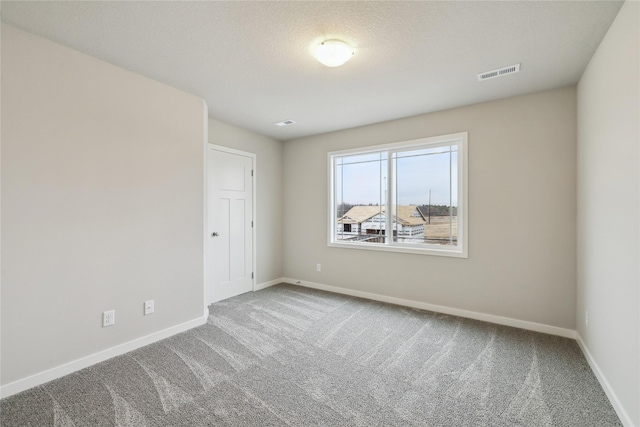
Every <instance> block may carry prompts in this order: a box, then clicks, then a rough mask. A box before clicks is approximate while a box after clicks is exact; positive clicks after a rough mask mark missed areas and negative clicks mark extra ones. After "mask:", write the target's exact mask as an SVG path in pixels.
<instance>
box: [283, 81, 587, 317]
mask: <svg viewBox="0 0 640 427" xmlns="http://www.w3.org/2000/svg"><path fill="white" fill-rule="evenodd" d="M575 102H576V99H575V87H568V88H563V89H558V90H551V91H547V92H541V93H535V94H532V95H525V96H519V97H515V98H510V99H505V100H501V101H495V102H489V103H484V104H478V105H472V106H468V107H463V108H457V109H453V110H447V111H442V112H437V113H433V114H425V115H421V116H416V117H410V118H405V119H400V120H395V121H391V122H386V123H380V124H376V125H371V126H365V127H361V128H356V129H350V130H345V131H340V132H335V133H330V134H325V135H320V136H315V137H309V138H304V139H299V140H294V141H288V142H286V143H285V150H284V165H285V170H284V171H285V173H284V206H285V208H284V273H285V276H286V277H290V278H293V279H297V280H303V281H311V282H316V283H321V284H326V285H332V286H338V287H342V288H348V289H351V290H356V291H365V292H370V293H375V294H380V295H385V296H391V297H396V298H403V299H408V300H413V301H418V302H425V303H430V304H437V305H442V306H447V307H452V308H457V309H464V310H470V311H475V312H480V313H486V314H491V315H497V316H504V317H509V318H513V319H519V320H524V321H530V322H537V323H541V324H545V325H551V326H556V327H561V328H569V329H573V328H575V280H576V279H575V215H576V202H575V174H576V170H575V167H576V159H575V154H576V153H575V150H576V135H575V120H576V119H575V114H576V106H575ZM463 131H467V132H468V133H469V258H468V259H456V258H446V257H438V256H426V255H413V254H398V253H389V252H377V251H364V250H357V249H342V248H330V247H327V236H326V228H327V226H326V224H327V191H328V190H327V152H329V151H333V150H340V149H347V148H354V147H360V146H367V145H374V144H382V143H390V142H396V141H404V140H410V139H416V138H422V137H429V136H435V135H442V134H448V133H454V132H463ZM317 263H321V264H322V272H321V273H318V272H316V271H315V267H316V264H317Z"/></svg>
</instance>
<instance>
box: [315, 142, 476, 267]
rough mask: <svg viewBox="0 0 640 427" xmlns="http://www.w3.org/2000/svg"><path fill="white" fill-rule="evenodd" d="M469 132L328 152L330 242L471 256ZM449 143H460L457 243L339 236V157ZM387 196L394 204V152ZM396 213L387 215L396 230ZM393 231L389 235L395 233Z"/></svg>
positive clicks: (394, 250) (389, 168)
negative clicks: (412, 242)
mask: <svg viewBox="0 0 640 427" xmlns="http://www.w3.org/2000/svg"><path fill="white" fill-rule="evenodd" d="M467 139H468V135H467V132H460V133H454V134H449V135H440V136H434V137H430V138H421V139H414V140H410V141H402V142H394V143H391V144H380V145H373V146H369V147H362V148H354V149H349V150H340V151H331V152H329V153H328V155H327V159H328V176H329V180H328V181H329V191H328V195H329V200H328V203H327V205H328V210H329V212H328V221H327V224H328V226H327V237H328V241H327V244H328V246H330V247H336V248H349V249H365V250H373V251H385V252H402V253H411V254H422V255H436V256H447V257H456V258H468V247H469V242H468V240H469V239H468V235H469V226H468V218H469V214H468V205H469V203H468V187H469V185H468V149H467ZM446 145H457V147H458V164H457V166H458V167H457V169H458V206H457V217H458V218H457V221H458V233H457V245H456V246H440V245H424V246H421V247H419V248H417V247H415V246H413V245H412V247H409V246H408V245H407V244H404V245H403V244H402V243H398V242H393V238H388V239H386V240H387V242H386V243H382V244H381V243H366V242H345V241H339V240H335V236H336V230H337V228H336V227H337V218H336V214H335V212H336V210H335V206H334V201H335V193H336V185H337V183H336V178H335V177H336V171H335V158H336V157H342V156H346V155H355V154H369V153H374V152H380V151H385V150H390V151H405V150H411V149H415V148H416V147H425V146H431V147H437V146H446ZM387 158H388V161H387V167H388V171H387V176H388V177H390V179H387V187H388V189H387V195H388V196H387V200H386V201H385V206H390V205H391V195H392V186H393V184H394V183H393V179H391V177H392V167H393V166H392V163H393V162H392V161H391V155H390V153H389V155H388V156H387ZM391 217H392V215H389V216H387V219H386V221H387V224H386V227H385V228H386V229H387V230H392V229H393V227H392V226H391V224H390V223H391V221H392V219H391ZM392 236H393V234H390V235H389V237H392Z"/></svg>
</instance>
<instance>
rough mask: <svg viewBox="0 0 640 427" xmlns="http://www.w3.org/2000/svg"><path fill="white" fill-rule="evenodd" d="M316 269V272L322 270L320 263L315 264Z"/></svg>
mask: <svg viewBox="0 0 640 427" xmlns="http://www.w3.org/2000/svg"><path fill="white" fill-rule="evenodd" d="M316 271H317V272H320V271H322V266H321V265H320V264H316Z"/></svg>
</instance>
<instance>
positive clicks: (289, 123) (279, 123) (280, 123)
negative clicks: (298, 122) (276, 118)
mask: <svg viewBox="0 0 640 427" xmlns="http://www.w3.org/2000/svg"><path fill="white" fill-rule="evenodd" d="M294 123H295V122H294V121H293V120H283V121H281V122H276V123H274V125H276V126H289V125H292V124H294Z"/></svg>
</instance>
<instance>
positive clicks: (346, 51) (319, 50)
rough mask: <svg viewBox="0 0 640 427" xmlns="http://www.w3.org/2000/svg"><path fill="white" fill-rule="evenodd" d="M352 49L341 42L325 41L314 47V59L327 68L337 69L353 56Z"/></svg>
mask: <svg viewBox="0 0 640 427" xmlns="http://www.w3.org/2000/svg"><path fill="white" fill-rule="evenodd" d="M354 53H355V52H354V51H353V48H352V47H351V46H349V45H348V44H346V43H345V42H343V41H341V40H325V41H323V42H322V43H320V44H319V45H318V47H316V59H317V60H318V61H320V63H321V64H323V65H326V66H327V67H338V66H340V65H342V64H344V63H345V62H347V61H348V60H349V59H351V57H352V56H353V55H354Z"/></svg>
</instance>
